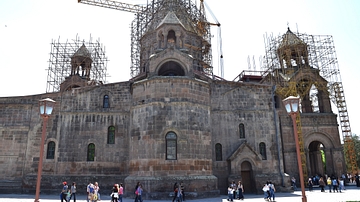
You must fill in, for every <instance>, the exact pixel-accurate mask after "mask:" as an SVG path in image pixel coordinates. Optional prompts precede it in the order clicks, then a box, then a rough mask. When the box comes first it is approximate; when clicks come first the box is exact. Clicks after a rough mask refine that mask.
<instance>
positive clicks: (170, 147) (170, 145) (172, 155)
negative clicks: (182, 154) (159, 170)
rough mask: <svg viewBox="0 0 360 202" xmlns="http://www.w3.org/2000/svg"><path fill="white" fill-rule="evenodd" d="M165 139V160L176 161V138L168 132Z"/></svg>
mask: <svg viewBox="0 0 360 202" xmlns="http://www.w3.org/2000/svg"><path fill="white" fill-rule="evenodd" d="M165 139H166V160H176V159H177V146H176V145H177V136H176V134H175V133H174V132H169V133H167V134H166V136H165Z"/></svg>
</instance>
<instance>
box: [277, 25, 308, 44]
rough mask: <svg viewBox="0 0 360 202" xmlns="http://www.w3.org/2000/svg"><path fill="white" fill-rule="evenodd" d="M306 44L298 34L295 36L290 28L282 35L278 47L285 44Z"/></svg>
mask: <svg viewBox="0 0 360 202" xmlns="http://www.w3.org/2000/svg"><path fill="white" fill-rule="evenodd" d="M299 44H302V45H306V44H305V43H304V42H303V41H302V40H301V39H300V38H299V37H298V36H296V35H295V34H294V33H293V32H292V31H291V30H290V28H288V31H287V32H286V33H285V34H284V35H283V37H282V41H281V43H280V46H279V48H282V47H286V46H294V45H299Z"/></svg>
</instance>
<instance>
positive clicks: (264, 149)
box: [259, 142, 267, 160]
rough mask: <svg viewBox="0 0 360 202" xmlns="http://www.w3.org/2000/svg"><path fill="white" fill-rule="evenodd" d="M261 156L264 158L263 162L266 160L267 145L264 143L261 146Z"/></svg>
mask: <svg viewBox="0 0 360 202" xmlns="http://www.w3.org/2000/svg"><path fill="white" fill-rule="evenodd" d="M259 149H260V154H261V156H262V160H266V159H267V157H266V145H265V143H263V142H260V144H259Z"/></svg>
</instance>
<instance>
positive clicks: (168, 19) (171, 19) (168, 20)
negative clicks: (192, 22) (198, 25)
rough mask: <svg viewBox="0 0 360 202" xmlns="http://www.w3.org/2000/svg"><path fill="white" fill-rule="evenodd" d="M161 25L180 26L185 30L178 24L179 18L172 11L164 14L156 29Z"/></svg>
mask: <svg viewBox="0 0 360 202" xmlns="http://www.w3.org/2000/svg"><path fill="white" fill-rule="evenodd" d="M163 24H180V25H181V26H182V27H184V28H185V26H184V25H183V24H182V23H181V22H180V20H179V18H178V17H177V16H176V14H175V13H174V12H173V11H169V12H168V14H166V16H165V18H164V19H163V20H162V21H161V22H160V24H159V25H158V27H160V26H161V25H163Z"/></svg>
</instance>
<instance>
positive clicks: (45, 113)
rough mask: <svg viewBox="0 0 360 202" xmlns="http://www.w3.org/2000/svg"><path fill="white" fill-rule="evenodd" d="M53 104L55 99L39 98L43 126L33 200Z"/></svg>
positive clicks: (39, 179)
mask: <svg viewBox="0 0 360 202" xmlns="http://www.w3.org/2000/svg"><path fill="white" fill-rule="evenodd" d="M54 105H55V101H54V100H52V99H50V98H45V99H42V100H39V109H40V116H41V117H42V118H43V127H42V134H41V143H40V156H39V165H38V174H37V181H36V194H35V201H34V202H39V195H40V181H41V171H42V163H43V156H44V144H45V134H46V124H47V121H48V119H49V117H50V115H51V112H52V111H53V109H54Z"/></svg>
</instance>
